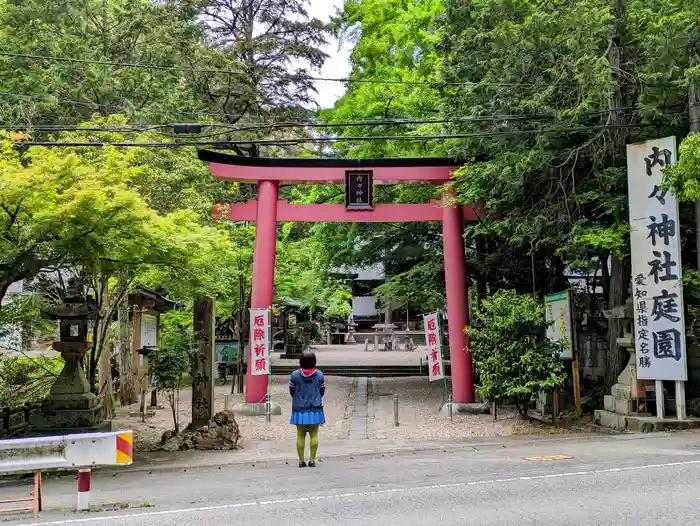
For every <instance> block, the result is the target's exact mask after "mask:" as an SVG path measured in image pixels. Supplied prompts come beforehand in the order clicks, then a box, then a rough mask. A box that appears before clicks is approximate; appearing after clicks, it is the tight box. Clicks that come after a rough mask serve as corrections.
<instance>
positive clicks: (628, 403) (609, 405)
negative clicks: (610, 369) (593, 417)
mask: <svg viewBox="0 0 700 526" xmlns="http://www.w3.org/2000/svg"><path fill="white" fill-rule="evenodd" d="M634 406H635V401H634V400H633V399H631V398H619V397H616V396H613V395H605V396H604V397H603V407H604V408H605V410H606V411H610V412H612V413H617V414H618V415H631V414H634V413H635V412H636V411H635V407H634Z"/></svg>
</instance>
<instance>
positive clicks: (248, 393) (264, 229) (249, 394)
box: [245, 181, 279, 404]
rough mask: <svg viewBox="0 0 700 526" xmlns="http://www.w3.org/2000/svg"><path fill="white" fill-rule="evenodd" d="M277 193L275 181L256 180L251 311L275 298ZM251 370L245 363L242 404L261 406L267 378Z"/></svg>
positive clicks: (265, 393)
mask: <svg viewBox="0 0 700 526" xmlns="http://www.w3.org/2000/svg"><path fill="white" fill-rule="evenodd" d="M278 194H279V184H278V183H277V182H276V181H258V209H257V213H256V217H255V252H254V254H253V290H252V292H251V297H250V308H251V309H269V308H270V307H272V302H273V301H274V299H275V251H276V249H277V197H278ZM252 371H253V368H252V367H251V366H250V360H249V362H248V370H247V372H246V389H245V401H246V404H262V403H265V397H266V395H267V382H268V378H267V376H266V375H257V376H253V374H252Z"/></svg>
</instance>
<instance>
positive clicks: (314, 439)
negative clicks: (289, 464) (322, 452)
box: [297, 425, 318, 462]
mask: <svg viewBox="0 0 700 526" xmlns="http://www.w3.org/2000/svg"><path fill="white" fill-rule="evenodd" d="M306 433H308V434H309V448H310V449H311V456H310V457H309V460H310V461H315V460H316V452H317V451H318V425H315V426H297V454H298V455H299V462H304V449H305V448H306Z"/></svg>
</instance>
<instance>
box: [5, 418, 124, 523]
mask: <svg viewBox="0 0 700 526" xmlns="http://www.w3.org/2000/svg"><path fill="white" fill-rule="evenodd" d="M132 460H133V433H132V432H131V431H116V432H112V433H85V434H80V435H63V436H53V437H32V438H21V439H10V440H1V441H0V475H8V474H9V475H12V474H21V473H34V489H33V491H32V496H31V497H30V498H22V499H10V500H2V501H0V504H3V505H4V504H10V503H17V502H30V501H31V502H32V506H31V507H26V508H0V513H16V512H18V511H33V512H34V518H38V514H39V511H41V472H42V471H67V470H70V471H77V472H78V506H77V510H78V511H84V510H87V509H88V507H89V505H90V470H91V469H92V468H94V467H97V466H115V465H116V466H124V465H128V464H131V463H132Z"/></svg>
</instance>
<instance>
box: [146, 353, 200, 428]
mask: <svg viewBox="0 0 700 526" xmlns="http://www.w3.org/2000/svg"><path fill="white" fill-rule="evenodd" d="M150 363H151V367H152V371H153V374H154V375H155V377H156V386H157V387H156V388H157V389H158V391H160V392H163V393H165V396H166V398H167V399H168V403H169V404H170V409H171V410H172V414H173V426H174V430H175V434H178V433H179V432H180V418H179V401H180V389H181V388H182V383H183V379H182V377H183V375H184V374H185V373H186V372H188V371H189V370H190V369H191V352H190V348H189V346H187V345H178V346H174V347H169V348H165V349H158V350H157V351H156V352H155V353H154V354H153V355H151V357H150Z"/></svg>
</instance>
